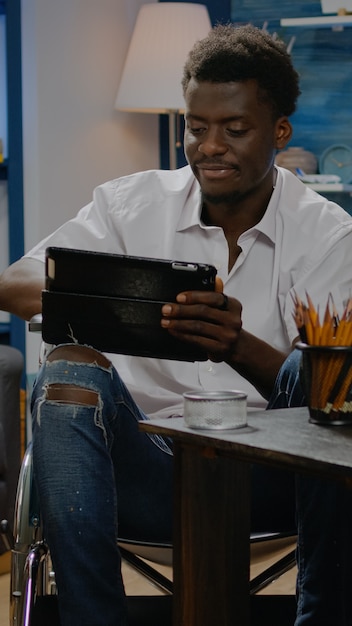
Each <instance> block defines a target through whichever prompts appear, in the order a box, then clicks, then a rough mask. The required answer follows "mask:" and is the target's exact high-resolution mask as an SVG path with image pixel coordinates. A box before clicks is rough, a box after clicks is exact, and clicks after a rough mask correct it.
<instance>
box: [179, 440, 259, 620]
mask: <svg viewBox="0 0 352 626" xmlns="http://www.w3.org/2000/svg"><path fill="white" fill-rule="evenodd" d="M174 455H175V466H174V468H175V469H174V471H175V512H174V602H173V605H174V620H173V623H174V626H215V625H216V626H248V625H249V624H250V617H249V559H250V548H249V534H250V466H249V464H248V463H243V462H239V461H236V460H235V459H233V458H230V457H227V456H220V455H219V454H218V453H217V451H216V450H214V448H212V447H210V446H209V447H202V446H196V445H189V444H185V443H181V442H178V441H177V440H176V441H174Z"/></svg>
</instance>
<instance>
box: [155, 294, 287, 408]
mask: <svg viewBox="0 0 352 626" xmlns="http://www.w3.org/2000/svg"><path fill="white" fill-rule="evenodd" d="M224 304H225V305H226V307H224ZM162 315H163V317H162V320H161V325H162V327H163V328H166V329H167V330H168V331H169V332H170V333H171V334H172V335H174V336H175V337H177V338H178V339H180V340H182V341H187V342H190V343H193V344H195V345H197V346H200V347H201V348H203V350H205V351H206V353H207V354H208V358H209V359H210V360H211V361H213V362H221V361H225V362H226V363H227V364H228V365H229V366H230V367H232V368H233V369H234V370H236V371H237V372H238V373H239V374H241V376H243V377H244V378H246V379H247V380H248V381H249V382H250V383H251V384H252V385H254V387H256V388H257V389H258V391H259V392H260V393H261V394H262V395H263V397H264V398H269V397H270V394H271V392H272V389H273V386H274V383H275V379H276V376H277V373H278V371H279V369H280V367H281V365H282V363H283V362H284V360H285V358H286V356H287V355H286V354H284V353H283V352H280V351H278V350H276V349H275V348H274V347H273V346H271V345H269V344H267V343H265V341H262V340H261V339H258V337H255V336H254V335H251V334H250V333H248V332H247V331H246V330H244V329H243V328H242V305H241V303H240V302H239V301H238V300H236V298H229V297H227V296H224V294H223V293H222V285H219V286H218V287H217V290H216V291H215V292H205V291H185V292H183V293H180V294H178V296H177V302H176V303H170V304H169V303H168V304H165V305H164V306H163V307H162Z"/></svg>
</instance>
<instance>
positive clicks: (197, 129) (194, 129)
mask: <svg viewBox="0 0 352 626" xmlns="http://www.w3.org/2000/svg"><path fill="white" fill-rule="evenodd" d="M189 130H190V132H191V133H193V135H199V134H200V133H202V132H203V131H204V130H205V129H204V128H201V127H194V126H193V127H192V128H189Z"/></svg>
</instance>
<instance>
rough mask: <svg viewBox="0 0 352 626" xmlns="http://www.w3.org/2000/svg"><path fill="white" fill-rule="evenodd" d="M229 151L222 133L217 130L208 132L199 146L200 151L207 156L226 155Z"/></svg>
mask: <svg viewBox="0 0 352 626" xmlns="http://www.w3.org/2000/svg"><path fill="white" fill-rule="evenodd" d="M227 150H228V147H227V144H226V141H225V140H224V138H223V136H222V133H220V132H219V131H216V130H214V131H208V132H207V133H206V135H205V136H203V137H202V140H201V142H200V143H199V146H198V151H199V152H201V153H202V154H205V155H206V156H214V155H216V154H225V152H227Z"/></svg>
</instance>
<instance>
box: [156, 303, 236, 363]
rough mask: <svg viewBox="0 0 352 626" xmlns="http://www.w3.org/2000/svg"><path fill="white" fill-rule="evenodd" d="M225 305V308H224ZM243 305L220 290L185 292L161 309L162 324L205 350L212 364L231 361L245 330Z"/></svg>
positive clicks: (172, 332)
mask: <svg viewBox="0 0 352 626" xmlns="http://www.w3.org/2000/svg"><path fill="white" fill-rule="evenodd" d="M224 304H225V307H224ZM241 312H242V305H241V303H240V302H239V301H238V300H236V299H235V298H227V296H224V294H223V293H221V292H219V291H214V292H209V291H185V292H183V293H180V294H178V296H177V302H176V303H170V304H165V305H164V306H163V307H162V315H163V317H162V320H161V325H162V327H163V328H166V329H167V330H168V331H169V332H170V333H171V334H172V335H174V336H175V337H177V338H178V339H181V340H182V341H187V342H189V343H193V344H195V345H197V346H199V347H200V348H203V350H205V351H206V352H207V354H208V358H209V359H210V360H211V361H215V362H220V361H230V360H231V357H232V355H233V353H234V351H235V350H236V342H237V340H238V337H239V333H240V331H241V328H242V319H241Z"/></svg>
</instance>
